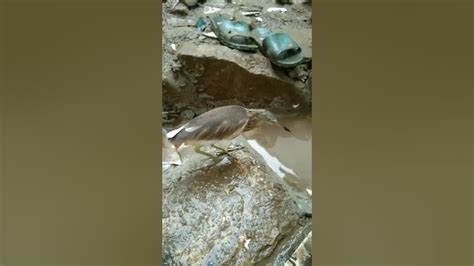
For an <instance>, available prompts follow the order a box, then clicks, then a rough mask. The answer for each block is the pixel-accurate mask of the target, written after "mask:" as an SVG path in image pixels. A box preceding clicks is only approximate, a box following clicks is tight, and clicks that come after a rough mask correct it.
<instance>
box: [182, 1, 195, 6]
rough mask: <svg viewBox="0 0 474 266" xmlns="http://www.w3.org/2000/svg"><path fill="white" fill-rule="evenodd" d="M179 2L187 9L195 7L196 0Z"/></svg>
mask: <svg viewBox="0 0 474 266" xmlns="http://www.w3.org/2000/svg"><path fill="white" fill-rule="evenodd" d="M181 2H182V3H184V4H185V5H187V6H189V7H193V6H196V5H197V3H198V0H181Z"/></svg>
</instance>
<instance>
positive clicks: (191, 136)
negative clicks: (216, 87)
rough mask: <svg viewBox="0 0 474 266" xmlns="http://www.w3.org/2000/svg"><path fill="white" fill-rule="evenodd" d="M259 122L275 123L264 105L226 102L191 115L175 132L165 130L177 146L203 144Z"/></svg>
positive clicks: (249, 127)
mask: <svg viewBox="0 0 474 266" xmlns="http://www.w3.org/2000/svg"><path fill="white" fill-rule="evenodd" d="M262 122H267V123H270V124H277V123H278V122H277V120H276V118H275V117H274V116H273V114H272V113H270V112H268V111H266V110H264V109H247V108H244V107H242V106H238V105H228V106H223V107H217V108H215V109H212V110H210V111H208V112H205V113H203V114H201V115H199V116H197V117H195V118H194V119H192V120H190V121H189V122H187V123H186V124H184V125H183V126H182V127H180V128H179V129H176V130H175V132H170V133H172V134H168V138H169V140H170V141H171V142H172V143H173V144H174V145H175V146H176V147H177V148H178V147H179V146H181V144H183V143H185V144H188V145H189V144H191V145H205V144H208V143H215V142H217V141H220V140H224V139H226V140H231V139H233V138H235V137H237V136H238V135H240V134H241V133H242V132H245V131H249V130H252V129H254V128H256V127H257V126H258V125H259V124H260V123H262ZM285 129H286V128H285ZM286 130H287V129H286ZM173 133H174V134H173Z"/></svg>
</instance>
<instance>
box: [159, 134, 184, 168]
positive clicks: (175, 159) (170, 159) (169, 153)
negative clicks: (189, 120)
mask: <svg viewBox="0 0 474 266" xmlns="http://www.w3.org/2000/svg"><path fill="white" fill-rule="evenodd" d="M166 133H167V132H166V130H165V129H163V130H162V135H163V136H162V139H163V142H162V144H163V146H162V147H163V148H162V156H163V158H162V161H163V164H175V165H181V164H182V161H181V156H180V155H179V153H178V151H177V150H176V147H175V145H173V143H171V141H170V140H169V139H168V137H167V136H166Z"/></svg>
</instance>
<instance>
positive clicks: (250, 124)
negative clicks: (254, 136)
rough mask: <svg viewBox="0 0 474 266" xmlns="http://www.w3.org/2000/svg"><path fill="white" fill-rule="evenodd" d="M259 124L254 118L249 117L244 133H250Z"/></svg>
mask: <svg viewBox="0 0 474 266" xmlns="http://www.w3.org/2000/svg"><path fill="white" fill-rule="evenodd" d="M258 124H259V120H258V119H257V118H256V117H250V118H249V121H248V122H247V125H245V128H244V132H246V131H250V130H252V129H254V128H256V127H257V126H258Z"/></svg>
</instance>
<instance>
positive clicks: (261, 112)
mask: <svg viewBox="0 0 474 266" xmlns="http://www.w3.org/2000/svg"><path fill="white" fill-rule="evenodd" d="M248 114H249V116H250V117H251V118H254V119H256V120H258V122H259V123H265V124H270V125H275V126H279V127H283V129H285V130H286V131H288V132H290V130H289V129H288V128H286V127H285V126H283V125H281V124H280V122H278V120H277V118H276V117H275V115H274V114H272V113H271V112H270V111H267V110H265V109H248Z"/></svg>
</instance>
